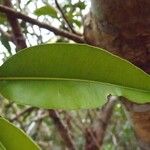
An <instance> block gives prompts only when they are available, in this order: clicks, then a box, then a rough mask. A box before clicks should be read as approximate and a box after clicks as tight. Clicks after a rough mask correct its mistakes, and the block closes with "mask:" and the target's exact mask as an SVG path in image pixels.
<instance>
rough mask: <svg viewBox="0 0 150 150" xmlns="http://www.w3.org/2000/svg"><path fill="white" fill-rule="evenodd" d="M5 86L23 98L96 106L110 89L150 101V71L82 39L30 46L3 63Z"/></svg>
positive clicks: (5, 91) (0, 81) (1, 84)
mask: <svg viewBox="0 0 150 150" xmlns="http://www.w3.org/2000/svg"><path fill="white" fill-rule="evenodd" d="M0 91H1V93H2V95H3V96H4V97H6V98H8V99H11V100H13V101H16V102H17V103H20V104H29V105H33V106H38V107H44V108H63V109H78V108H94V107H99V106H101V105H102V104H104V103H105V102H106V97H107V96H108V95H109V94H112V95H116V96H124V97H126V98H128V99H129V100H131V101H134V102H137V103H146V102H150V76H149V75H148V74H146V73H144V72H143V71H142V70H140V69H139V68H137V67H135V66H134V65H133V64H131V63H129V62H127V61H125V60H123V59H121V58H119V57H117V56H114V55H112V54H110V53H108V52H107V51H105V50H102V49H99V48H95V47H92V46H87V45H80V44H79V45H78V44H47V45H40V46H35V47H31V48H28V49H25V50H23V51H21V52H19V53H18V54H16V55H15V56H13V57H11V58H10V59H9V60H8V61H6V62H5V63H4V65H3V66H1V68H0Z"/></svg>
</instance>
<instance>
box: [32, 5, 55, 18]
mask: <svg viewBox="0 0 150 150" xmlns="http://www.w3.org/2000/svg"><path fill="white" fill-rule="evenodd" d="M34 13H35V14H36V15H37V16H42V15H49V16H51V17H54V18H57V11H56V9H55V8H54V7H52V6H50V5H46V6H43V7H40V8H38V9H36V10H35V12H34Z"/></svg>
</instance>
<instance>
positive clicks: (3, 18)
mask: <svg viewBox="0 0 150 150" xmlns="http://www.w3.org/2000/svg"><path fill="white" fill-rule="evenodd" d="M6 20H7V19H6V15H5V14H4V13H1V12H0V24H4V22H5V21H6Z"/></svg>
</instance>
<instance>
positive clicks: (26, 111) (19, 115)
mask: <svg viewBox="0 0 150 150" xmlns="http://www.w3.org/2000/svg"><path fill="white" fill-rule="evenodd" d="M35 109H36V108H34V107H29V108H27V109H25V110H23V111H22V112H21V113H19V114H17V115H16V116H15V117H14V118H12V119H10V121H11V122H14V121H16V120H18V119H19V118H20V117H21V116H23V115H24V114H26V113H30V112H32V111H33V110H35Z"/></svg>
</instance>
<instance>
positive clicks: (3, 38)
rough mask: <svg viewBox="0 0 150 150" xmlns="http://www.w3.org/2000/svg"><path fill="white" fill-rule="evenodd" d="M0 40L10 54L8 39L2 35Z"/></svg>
mask: <svg viewBox="0 0 150 150" xmlns="http://www.w3.org/2000/svg"><path fill="white" fill-rule="evenodd" d="M0 40H1V42H2V44H3V45H4V47H5V48H6V49H7V50H8V52H9V53H10V54H11V47H10V44H9V39H8V38H7V37H6V36H5V35H4V34H2V35H1V37H0Z"/></svg>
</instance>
